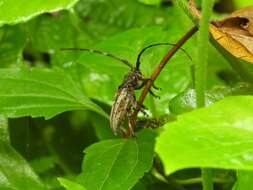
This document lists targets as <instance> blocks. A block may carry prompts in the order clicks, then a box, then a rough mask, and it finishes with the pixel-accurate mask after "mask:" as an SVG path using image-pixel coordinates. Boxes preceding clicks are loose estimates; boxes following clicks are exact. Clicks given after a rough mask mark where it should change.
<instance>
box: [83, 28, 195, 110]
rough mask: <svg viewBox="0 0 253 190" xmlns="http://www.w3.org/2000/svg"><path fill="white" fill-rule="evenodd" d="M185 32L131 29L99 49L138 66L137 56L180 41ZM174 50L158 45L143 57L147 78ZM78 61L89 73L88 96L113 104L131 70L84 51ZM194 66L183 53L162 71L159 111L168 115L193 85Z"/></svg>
mask: <svg viewBox="0 0 253 190" xmlns="http://www.w3.org/2000/svg"><path fill="white" fill-rule="evenodd" d="M182 33H184V31H178V30H177V29H175V30H173V29H171V30H170V31H166V30H163V29H161V28H160V27H148V28H142V29H131V30H129V31H126V32H124V33H120V34H118V35H115V36H113V37H111V38H109V39H107V40H104V41H103V42H101V43H99V44H97V45H96V46H95V48H96V49H99V50H102V51H106V52H111V53H113V54H114V55H117V56H118V57H121V58H125V59H127V60H129V61H130V62H131V63H132V64H133V65H135V62H136V57H137V55H138V53H139V52H140V51H141V49H143V48H144V47H146V46H148V45H150V44H154V43H158V42H170V43H173V42H175V41H177V40H178V39H179V38H180V35H181V34H182ZM191 47H193V43H192V42H191V41H190V43H189V44H188V46H187V47H185V49H187V50H188V52H190V51H192V50H191V49H193V48H191ZM170 48H171V46H169V47H168V46H158V47H154V48H151V49H150V50H148V51H147V52H145V53H144V54H143V56H142V59H141V61H142V65H141V70H142V72H143V74H144V76H146V77H149V76H150V75H151V72H152V71H153V69H154V68H155V67H156V66H157V65H158V64H159V62H160V61H161V59H162V58H163V56H164V55H165V54H166V52H167V51H168V50H169V49H170ZM190 48H191V49H190ZM78 62H80V64H81V65H82V66H84V69H83V70H85V74H83V75H84V76H85V77H84V78H83V83H84V88H85V92H86V93H87V95H88V96H90V97H92V98H95V99H97V100H99V101H103V102H106V103H111V102H112V100H113V97H114V94H115V92H116V90H117V88H118V86H119V85H120V84H121V83H122V80H123V77H124V75H126V74H127V73H128V71H129V68H128V67H127V66H126V65H124V64H123V63H121V62H118V61H115V60H113V59H111V58H108V57H105V56H100V55H96V54H91V53H88V52H84V53H83V54H82V55H81V57H80V59H79V61H78ZM191 64H192V62H191V60H190V59H189V58H188V57H187V56H186V55H185V54H184V53H182V51H179V52H178V53H177V54H176V55H175V57H173V58H172V59H171V60H170V63H169V64H168V65H167V66H166V68H165V69H164V70H163V71H162V73H161V75H160V76H159V78H158V80H157V81H156V85H157V86H159V87H161V88H162V89H163V90H162V91H161V92H159V94H158V95H160V96H161V99H160V100H156V104H157V109H158V111H159V112H161V113H164V111H165V110H167V109H168V101H169V100H170V99H171V98H172V97H173V96H175V95H176V94H178V93H179V92H182V91H183V90H184V89H185V88H186V87H187V86H188V85H189V84H190V83H191V72H190V66H191Z"/></svg>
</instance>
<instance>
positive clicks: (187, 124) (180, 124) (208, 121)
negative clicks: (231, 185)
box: [156, 96, 253, 174]
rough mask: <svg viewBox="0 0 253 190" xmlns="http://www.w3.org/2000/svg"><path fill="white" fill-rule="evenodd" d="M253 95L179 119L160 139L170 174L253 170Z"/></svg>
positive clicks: (157, 147) (160, 150)
mask: <svg viewBox="0 0 253 190" xmlns="http://www.w3.org/2000/svg"><path fill="white" fill-rule="evenodd" d="M252 109H253V96H235V97H228V98H225V99H224V100H222V101H219V102H217V103H215V104H213V105H211V106H210V107H207V108H203V109H198V110H195V111H192V112H190V113H187V114H183V115H182V116H179V118H178V120H177V121H176V122H174V123H170V124H167V125H166V126H165V130H164V132H162V134H161V135H160V136H159V137H158V139H157V146H156V151H157V153H158V154H159V156H160V157H161V159H162V161H163V164H164V167H165V170H166V173H167V174H171V173H173V172H175V171H178V170H181V169H185V168H194V167H201V168H223V169H247V170H252V169H253V167H252V166H253V165H252V164H253V151H252V131H253V130H252V129H253V125H252V124H253V117H252Z"/></svg>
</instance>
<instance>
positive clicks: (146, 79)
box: [135, 78, 161, 90]
mask: <svg viewBox="0 0 253 190" xmlns="http://www.w3.org/2000/svg"><path fill="white" fill-rule="evenodd" d="M150 80H151V79H150V78H144V79H142V83H141V85H140V86H138V87H137V88H136V89H135V90H139V89H141V88H142V87H143V86H145V85H146V84H147V82H148V81H150ZM152 87H153V88H154V89H156V90H161V88H160V87H157V86H156V85H155V84H154V83H152Z"/></svg>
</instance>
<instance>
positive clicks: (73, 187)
mask: <svg viewBox="0 0 253 190" xmlns="http://www.w3.org/2000/svg"><path fill="white" fill-rule="evenodd" d="M57 179H58V181H59V182H60V184H61V185H62V186H63V187H65V188H66V190H85V188H84V187H83V186H82V185H80V184H78V183H76V182H73V181H70V180H68V179H65V178H61V177H59V178H57Z"/></svg>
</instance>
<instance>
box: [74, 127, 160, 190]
mask: <svg viewBox="0 0 253 190" xmlns="http://www.w3.org/2000/svg"><path fill="white" fill-rule="evenodd" d="M154 140H155V134H154V132H152V131H151V130H144V131H143V132H141V133H140V134H138V135H137V139H135V138H134V139H118V140H106V141H101V142H99V143H96V144H93V145H92V146H90V147H89V148H87V149H86V150H85V153H86V155H85V157H84V162H83V167H82V173H81V175H80V176H79V178H78V181H79V182H80V183H81V184H83V185H84V186H85V187H86V189H87V190H98V189H99V190H104V189H107V190H109V189H111V190H127V189H131V188H132V187H133V186H134V185H135V184H136V183H137V181H138V180H139V179H140V178H141V177H142V176H143V175H144V173H145V172H147V171H148V170H149V169H150V167H151V165H152V160H153V156H154V152H153V148H154Z"/></svg>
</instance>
